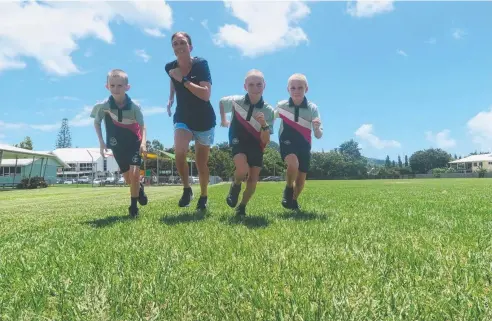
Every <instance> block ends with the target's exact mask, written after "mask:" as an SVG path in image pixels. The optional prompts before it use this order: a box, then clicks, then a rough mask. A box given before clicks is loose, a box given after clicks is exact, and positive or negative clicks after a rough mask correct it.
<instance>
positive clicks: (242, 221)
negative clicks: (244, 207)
mask: <svg viewBox="0 0 492 321" xmlns="http://www.w3.org/2000/svg"><path fill="white" fill-rule="evenodd" d="M220 221H221V222H223V223H227V224H230V225H244V226H246V227H247V228H250V229H255V228H264V227H267V226H268V225H269V224H270V222H269V221H268V220H267V219H266V218H265V217H263V216H248V215H246V216H245V217H239V216H236V215H234V216H222V217H221V218H220Z"/></svg>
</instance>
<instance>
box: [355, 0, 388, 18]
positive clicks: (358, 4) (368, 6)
mask: <svg viewBox="0 0 492 321" xmlns="http://www.w3.org/2000/svg"><path fill="white" fill-rule="evenodd" d="M394 9H395V7H394V6H393V0H388V1H369V0H357V1H355V4H354V1H349V2H348V3H347V12H348V14H350V15H351V16H353V17H358V18H370V17H373V16H375V15H376V14H380V13H386V12H391V11H393V10H394Z"/></svg>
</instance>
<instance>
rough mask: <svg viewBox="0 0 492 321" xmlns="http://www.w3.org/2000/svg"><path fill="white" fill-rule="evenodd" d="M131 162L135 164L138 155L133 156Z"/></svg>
mask: <svg viewBox="0 0 492 321" xmlns="http://www.w3.org/2000/svg"><path fill="white" fill-rule="evenodd" d="M132 162H133V163H137V162H138V154H135V155H133V158H132Z"/></svg>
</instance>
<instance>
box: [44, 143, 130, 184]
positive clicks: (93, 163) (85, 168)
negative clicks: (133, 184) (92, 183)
mask: <svg viewBox="0 0 492 321" xmlns="http://www.w3.org/2000/svg"><path fill="white" fill-rule="evenodd" d="M52 153H53V154H55V155H56V156H58V158H60V159H61V160H62V161H63V162H65V163H66V164H68V166H70V169H65V170H61V169H60V170H59V171H58V173H57V175H58V177H63V178H78V177H83V176H86V177H108V176H114V175H115V174H116V173H119V171H120V169H119V167H118V164H117V163H116V160H115V159H114V156H113V154H112V152H111V150H108V151H107V152H106V153H105V155H104V156H105V157H102V156H101V153H100V151H99V148H58V149H55V150H54V151H53V152H52Z"/></svg>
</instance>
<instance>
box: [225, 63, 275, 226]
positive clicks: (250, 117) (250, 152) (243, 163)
mask: <svg viewBox="0 0 492 321" xmlns="http://www.w3.org/2000/svg"><path fill="white" fill-rule="evenodd" d="M244 89H245V90H246V91H247V93H246V95H233V96H226V97H223V98H222V99H220V104H219V108H220V117H221V126H222V127H229V145H230V146H231V147H232V157H233V160H234V165H235V172H234V181H233V182H232V184H231V187H230V190H229V194H228V195H227V198H226V201H227V204H228V205H229V206H230V207H232V208H234V207H235V206H236V205H237V203H238V199H239V193H240V192H241V183H242V182H243V180H244V179H245V178H246V176H247V181H246V189H245V191H244V193H243V198H242V200H241V203H240V204H239V206H237V207H236V215H238V216H240V217H242V216H245V215H246V205H247V204H248V202H249V200H250V199H251V197H252V196H253V194H254V192H255V189H256V184H257V183H258V179H259V175H260V171H261V168H262V167H263V151H264V149H265V147H266V146H267V145H268V143H269V142H270V135H272V134H273V120H274V109H273V107H272V106H271V105H270V104H268V103H267V102H265V101H264V100H263V91H264V89H265V79H264V76H263V73H262V72H261V71H259V70H255V69H253V70H250V71H249V72H248V73H247V74H246V78H245V80H244ZM226 113H232V117H231V122H229V121H228V120H227V118H226Z"/></svg>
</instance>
